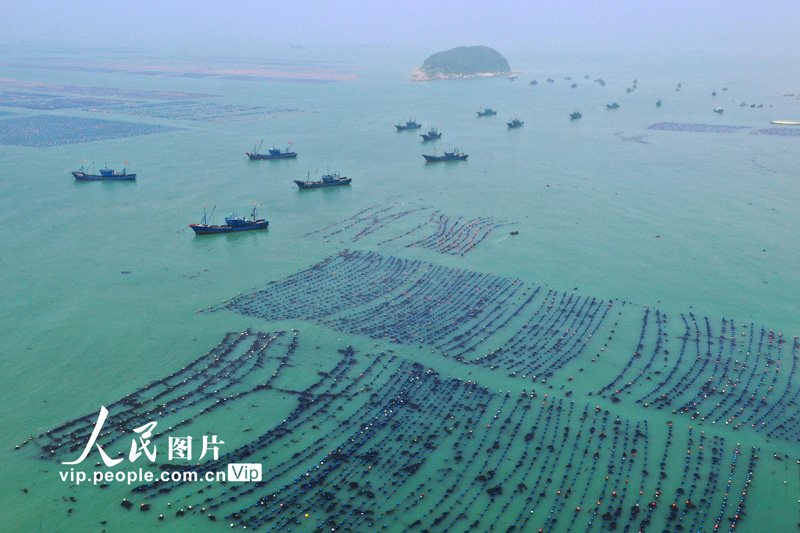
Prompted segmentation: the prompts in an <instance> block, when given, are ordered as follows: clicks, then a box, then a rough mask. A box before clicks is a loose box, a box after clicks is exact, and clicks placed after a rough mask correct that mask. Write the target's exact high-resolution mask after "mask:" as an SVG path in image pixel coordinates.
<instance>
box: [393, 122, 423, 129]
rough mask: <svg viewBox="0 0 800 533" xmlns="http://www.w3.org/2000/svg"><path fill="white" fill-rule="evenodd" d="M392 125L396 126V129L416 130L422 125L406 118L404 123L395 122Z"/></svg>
mask: <svg viewBox="0 0 800 533" xmlns="http://www.w3.org/2000/svg"><path fill="white" fill-rule="evenodd" d="M394 127H395V128H397V131H405V130H418V129H420V128H421V127H422V124H420V123H418V122H417V121H416V120H406V123H405V125H403V124H395V125H394Z"/></svg>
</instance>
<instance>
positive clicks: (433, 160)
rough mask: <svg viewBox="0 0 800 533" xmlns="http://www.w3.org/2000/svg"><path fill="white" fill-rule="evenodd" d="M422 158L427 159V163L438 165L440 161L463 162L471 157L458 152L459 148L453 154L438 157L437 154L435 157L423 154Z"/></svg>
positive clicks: (448, 153)
mask: <svg viewBox="0 0 800 533" xmlns="http://www.w3.org/2000/svg"><path fill="white" fill-rule="evenodd" d="M422 157H424V158H425V162H426V163H436V162H439V161H463V160H465V159H466V158H467V157H469V156H468V155H467V154H462V153H461V152H459V151H458V148H456V149H455V150H453V151H452V152H445V153H444V155H436V154H435V153H434V155H426V154H422Z"/></svg>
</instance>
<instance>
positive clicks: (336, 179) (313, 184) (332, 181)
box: [294, 172, 353, 190]
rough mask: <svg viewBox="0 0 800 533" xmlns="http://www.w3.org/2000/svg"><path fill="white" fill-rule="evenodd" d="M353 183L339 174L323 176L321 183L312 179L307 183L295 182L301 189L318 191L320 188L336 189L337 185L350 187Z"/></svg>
mask: <svg viewBox="0 0 800 533" xmlns="http://www.w3.org/2000/svg"><path fill="white" fill-rule="evenodd" d="M351 181H353V180H352V179H350V178H343V177H341V176H340V175H339V173H338V172H328V173H327V174H324V175H323V176H322V179H320V180H319V181H311V179H310V178H308V179H306V180H305V181H301V180H294V182H295V183H296V184H297V186H298V187H300V189H301V190H302V189H316V188H318V187H335V186H337V185H348V184H349V183H350V182H351Z"/></svg>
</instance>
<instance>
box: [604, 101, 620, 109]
mask: <svg viewBox="0 0 800 533" xmlns="http://www.w3.org/2000/svg"><path fill="white" fill-rule="evenodd" d="M606 109H619V104H618V103H616V102H614V103H612V104H606Z"/></svg>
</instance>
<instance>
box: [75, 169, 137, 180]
mask: <svg viewBox="0 0 800 533" xmlns="http://www.w3.org/2000/svg"><path fill="white" fill-rule="evenodd" d="M71 174H72V175H73V176H74V177H75V179H76V180H77V181H133V180H135V179H136V174H121V175H120V174H112V175H110V176H103V175H100V174H86V173H84V172H78V171H74V172H72V173H71Z"/></svg>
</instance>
